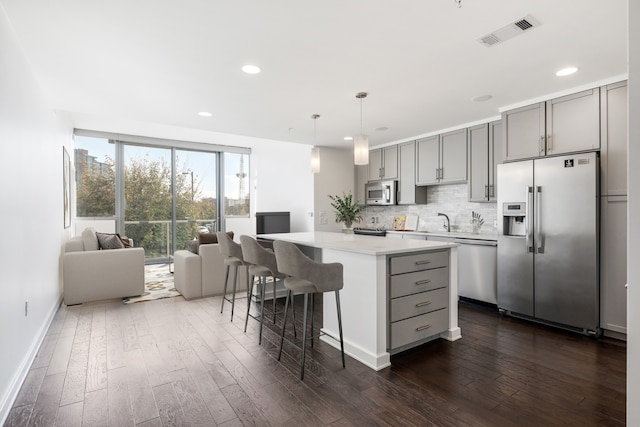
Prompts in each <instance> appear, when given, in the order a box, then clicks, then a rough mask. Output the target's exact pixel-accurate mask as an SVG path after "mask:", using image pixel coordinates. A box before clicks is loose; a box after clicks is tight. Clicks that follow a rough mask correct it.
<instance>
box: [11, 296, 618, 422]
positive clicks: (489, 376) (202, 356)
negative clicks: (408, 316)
mask: <svg viewBox="0 0 640 427" xmlns="http://www.w3.org/2000/svg"><path fill="white" fill-rule="evenodd" d="M299 299H301V298H299ZM245 301H246V300H240V301H239V302H237V305H236V311H235V313H236V314H235V317H234V321H233V322H230V321H229V315H230V305H228V304H225V311H224V313H223V314H222V315H221V314H220V298H219V297H218V298H205V299H201V300H195V301H185V300H184V299H183V298H181V297H178V298H171V299H164V300H157V301H152V302H142V303H137V304H131V305H125V304H122V303H121V302H118V301H114V302H107V303H97V304H88V305H83V306H73V307H65V306H62V307H61V308H60V310H59V312H58V314H57V315H56V318H55V320H54V322H53V324H52V325H51V327H50V329H49V331H48V334H47V336H46V339H45V341H44V343H43V345H42V348H41V349H40V351H39V353H38V356H37V358H36V360H35V362H34V364H33V366H32V368H31V371H30V373H29V375H28V377H27V379H26V381H25V383H24V385H23V386H22V389H21V391H20V394H19V396H18V398H17V400H16V402H15V404H14V407H13V409H12V411H11V413H10V415H9V418H8V420H7V422H6V423H5V426H32V425H33V426H54V425H58V426H80V425H86V426H106V425H110V426H133V425H137V426H162V425H164V426H172V425H176V426H181V425H192V426H215V425H221V426H236V425H238V426H240V425H256V426H269V425H272V426H323V425H332V426H370V425H381V426H404V425H406V426H431V425H436V426H573V425H576V426H608V425H624V424H625V381H626V368H625V365H626V345H625V343H624V342H621V341H616V340H612V339H607V338H601V339H594V338H589V337H585V336H582V335H578V334H574V333H571V332H565V331H562V330H558V329H552V328H549V327H546V326H542V325H538V324H534V323H529V322H525V321H522V320H519V319H514V318H509V317H502V316H500V315H499V314H498V313H497V312H496V311H495V309H493V310H491V309H488V308H485V307H478V306H474V305H470V304H466V303H461V304H460V321H459V323H460V326H461V328H462V336H463V338H462V339H460V340H458V341H456V342H453V343H452V342H448V341H444V340H436V341H433V342H431V343H427V344H425V345H423V346H421V347H419V348H416V349H413V350H410V351H407V352H405V353H402V354H400V355H397V356H394V357H393V358H392V367H390V368H387V369H384V370H382V371H379V372H375V371H373V370H371V369H369V368H367V367H365V366H364V365H362V364H360V363H358V362H357V361H355V360H354V359H351V358H349V357H347V361H346V363H347V368H346V369H342V366H341V362H340V354H339V352H338V351H337V350H335V349H334V348H333V347H331V346H329V345H327V344H326V343H323V342H319V341H317V340H316V343H315V348H314V349H313V350H311V351H309V352H308V353H307V354H308V358H307V362H308V363H307V364H306V370H305V379H304V381H300V380H299V354H300V353H299V350H298V349H296V348H294V347H293V345H292V344H287V345H286V346H285V351H284V354H283V358H282V361H281V362H278V361H277V360H276V358H277V352H278V344H279V330H280V329H279V328H280V321H281V317H279V319H278V324H277V325H273V324H272V323H270V322H266V323H265V324H266V325H267V327H266V328H265V330H264V333H263V344H262V346H259V345H258V344H257V342H258V339H257V338H258V337H257V331H258V328H257V322H255V321H253V320H250V321H249V330H248V331H247V333H246V334H245V333H243V331H242V329H243V326H244V312H245V309H246V305H245ZM318 301H319V303H320V304H321V298H318ZM320 304H319V305H318V306H317V310H316V313H318V314H320V313H321V305H320ZM279 305H280V306H282V305H283V304H282V301H279ZM267 306H269V304H267ZM267 308H268V307H267ZM301 311H302V310H301V309H300V307H298V313H301ZM300 320H301V316H298V323H300ZM320 322H321V318H320V317H318V319H317V323H316V324H319V323H320ZM299 328H300V326H298V331H300V329H299ZM288 330H289V331H291V328H288Z"/></svg>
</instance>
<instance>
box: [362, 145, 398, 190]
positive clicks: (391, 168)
mask: <svg viewBox="0 0 640 427" xmlns="http://www.w3.org/2000/svg"><path fill="white" fill-rule="evenodd" d="M380 179H398V146H397V145H392V146H389V147H383V148H378V149H375V150H371V151H369V181H377V180H380Z"/></svg>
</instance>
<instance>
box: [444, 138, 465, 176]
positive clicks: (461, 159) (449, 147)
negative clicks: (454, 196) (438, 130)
mask: <svg viewBox="0 0 640 427" xmlns="http://www.w3.org/2000/svg"><path fill="white" fill-rule="evenodd" d="M440 152H441V153H442V163H441V166H440V183H441V184H443V183H447V184H449V183H454V182H466V181H467V129H460V130H456V131H453V132H449V133H445V134H442V135H440Z"/></svg>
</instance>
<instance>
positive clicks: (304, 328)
mask: <svg viewBox="0 0 640 427" xmlns="http://www.w3.org/2000/svg"><path fill="white" fill-rule="evenodd" d="M308 306H309V294H308V293H305V294H304V317H303V320H302V362H301V364H300V380H301V381H302V380H303V379H304V353H305V348H306V344H307V312H308V309H307V308H308Z"/></svg>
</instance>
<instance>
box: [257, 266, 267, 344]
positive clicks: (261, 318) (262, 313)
mask: <svg viewBox="0 0 640 427" xmlns="http://www.w3.org/2000/svg"><path fill="white" fill-rule="evenodd" d="M260 283H261V285H260V335H259V337H258V344H259V345H262V325H263V323H264V322H263V320H264V288H266V287H267V278H266V277H265V276H261V277H260Z"/></svg>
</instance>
